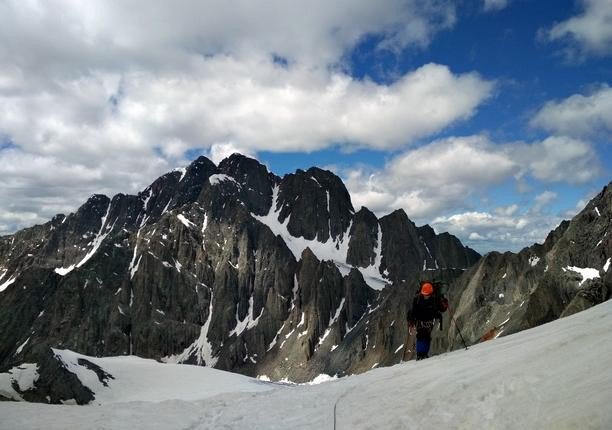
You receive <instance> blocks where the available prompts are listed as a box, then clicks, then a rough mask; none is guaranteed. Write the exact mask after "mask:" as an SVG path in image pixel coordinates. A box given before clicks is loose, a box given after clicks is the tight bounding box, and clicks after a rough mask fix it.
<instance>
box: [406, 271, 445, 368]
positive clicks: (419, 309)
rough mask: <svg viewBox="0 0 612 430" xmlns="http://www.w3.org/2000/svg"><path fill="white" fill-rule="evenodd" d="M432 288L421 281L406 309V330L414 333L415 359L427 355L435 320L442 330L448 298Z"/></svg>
mask: <svg viewBox="0 0 612 430" xmlns="http://www.w3.org/2000/svg"><path fill="white" fill-rule="evenodd" d="M438 289H439V288H434V284H432V283H431V282H429V281H424V282H421V286H420V289H419V291H418V292H417V294H416V296H415V297H414V300H413V301H412V309H411V310H409V311H408V332H409V333H410V334H411V335H415V334H416V351H417V357H416V359H417V360H422V359H425V358H427V357H428V354H429V345H430V344H431V332H432V330H433V329H434V325H435V322H436V320H438V321H440V330H442V312H444V311H446V309H448V300H446V298H445V297H444V296H443V295H442V294H441V292H440V291H437V290H438Z"/></svg>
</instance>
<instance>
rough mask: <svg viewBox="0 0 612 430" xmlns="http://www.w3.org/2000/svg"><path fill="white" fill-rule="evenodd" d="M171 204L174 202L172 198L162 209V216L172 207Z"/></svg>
mask: <svg viewBox="0 0 612 430" xmlns="http://www.w3.org/2000/svg"><path fill="white" fill-rule="evenodd" d="M171 202H172V197H171V198H170V200H168V203H166V206H164V209H162V213H161V214H162V215H163V214H165V213H166V212H168V208H169V207H170V203H171Z"/></svg>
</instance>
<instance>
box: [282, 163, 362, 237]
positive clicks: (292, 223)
mask: <svg viewBox="0 0 612 430" xmlns="http://www.w3.org/2000/svg"><path fill="white" fill-rule="evenodd" d="M277 208H280V213H279V221H280V222H285V220H286V219H287V218H289V222H288V224H287V229H288V231H289V233H291V235H293V236H296V237H304V238H305V239H308V240H314V239H317V240H318V241H320V242H326V241H327V240H328V239H329V238H330V237H331V238H332V239H338V238H341V237H343V236H344V234H345V233H346V232H347V230H348V227H349V225H350V223H351V219H352V216H353V213H354V210H353V204H352V203H351V197H350V195H349V193H348V190H347V189H346V187H345V186H344V184H343V183H342V180H341V179H340V178H339V177H338V176H336V175H335V174H333V173H332V172H330V171H328V170H322V169H319V168H317V167H312V168H310V169H308V170H307V171H303V170H297V171H296V172H295V173H291V174H288V175H286V176H285V177H284V178H283V179H282V181H281V183H280V190H279V197H278V203H277Z"/></svg>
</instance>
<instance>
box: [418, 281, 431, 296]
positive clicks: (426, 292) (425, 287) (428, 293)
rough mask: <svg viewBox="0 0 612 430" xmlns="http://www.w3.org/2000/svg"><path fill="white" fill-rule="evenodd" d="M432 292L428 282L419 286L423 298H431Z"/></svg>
mask: <svg viewBox="0 0 612 430" xmlns="http://www.w3.org/2000/svg"><path fill="white" fill-rule="evenodd" d="M433 292H434V289H433V285H431V283H430V282H425V283H423V285H421V294H422V295H424V296H431V295H432V294H433Z"/></svg>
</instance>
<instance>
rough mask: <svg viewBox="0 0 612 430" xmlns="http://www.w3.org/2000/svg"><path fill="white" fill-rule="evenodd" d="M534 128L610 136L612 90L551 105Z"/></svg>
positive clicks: (602, 89)
mask: <svg viewBox="0 0 612 430" xmlns="http://www.w3.org/2000/svg"><path fill="white" fill-rule="evenodd" d="M611 25H612V23H611ZM611 43H612V41H611ZM531 125H532V126H534V127H539V128H543V129H545V130H548V131H551V132H554V133H556V134H561V135H566V136H574V137H589V136H594V135H601V134H603V135H608V136H610V135H612V88H610V87H609V86H607V85H605V86H602V87H600V88H598V89H597V90H595V91H593V92H591V93H590V94H588V95H582V94H574V95H572V96H570V97H568V98H566V99H564V100H560V101H550V102H548V103H546V104H545V105H544V107H542V109H540V111H539V112H537V113H536V115H535V116H534V118H533V119H532V120H531Z"/></svg>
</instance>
